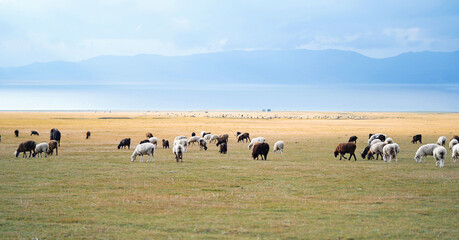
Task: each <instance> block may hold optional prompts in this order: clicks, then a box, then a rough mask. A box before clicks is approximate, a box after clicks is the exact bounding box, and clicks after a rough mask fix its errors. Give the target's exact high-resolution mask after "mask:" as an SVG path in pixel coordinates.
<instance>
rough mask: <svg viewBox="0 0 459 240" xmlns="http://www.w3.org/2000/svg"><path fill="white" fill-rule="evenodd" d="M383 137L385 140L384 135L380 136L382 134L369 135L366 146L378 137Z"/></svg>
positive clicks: (385, 136)
mask: <svg viewBox="0 0 459 240" xmlns="http://www.w3.org/2000/svg"><path fill="white" fill-rule="evenodd" d="M381 135H383V136H384V138H387V135H386V134H382V133H377V134H373V135H371V137H370V138H369V139H368V144H370V143H371V141H373V140H375V139H379V136H381ZM370 145H371V144H370Z"/></svg>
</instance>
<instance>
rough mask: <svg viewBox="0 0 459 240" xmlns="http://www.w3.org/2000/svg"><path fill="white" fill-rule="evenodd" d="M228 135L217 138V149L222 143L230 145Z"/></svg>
mask: <svg viewBox="0 0 459 240" xmlns="http://www.w3.org/2000/svg"><path fill="white" fill-rule="evenodd" d="M228 138H229V136H228V134H222V135H220V136H218V138H217V147H218V145H220V144H222V143H228Z"/></svg>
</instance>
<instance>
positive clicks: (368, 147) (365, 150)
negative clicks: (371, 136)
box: [360, 145, 373, 160]
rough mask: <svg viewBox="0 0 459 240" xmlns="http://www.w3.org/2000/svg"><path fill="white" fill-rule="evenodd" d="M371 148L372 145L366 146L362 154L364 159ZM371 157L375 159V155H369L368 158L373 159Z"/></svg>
mask: <svg viewBox="0 0 459 240" xmlns="http://www.w3.org/2000/svg"><path fill="white" fill-rule="evenodd" d="M370 148H371V145H368V146H366V147H365V149H364V150H363V152H362V153H361V154H360V156H362V158H363V159H365V157H366V156H367V155H368V152H369V151H370ZM371 159H373V156H371V155H368V160H371Z"/></svg>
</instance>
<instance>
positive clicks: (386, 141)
mask: <svg viewBox="0 0 459 240" xmlns="http://www.w3.org/2000/svg"><path fill="white" fill-rule="evenodd" d="M384 142H385V143H387V144H391V143H394V140H392V138H386V140H385V141H384Z"/></svg>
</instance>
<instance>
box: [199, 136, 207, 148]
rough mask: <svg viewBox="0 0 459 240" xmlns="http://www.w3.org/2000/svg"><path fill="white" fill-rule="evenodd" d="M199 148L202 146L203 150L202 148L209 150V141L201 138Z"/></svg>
mask: <svg viewBox="0 0 459 240" xmlns="http://www.w3.org/2000/svg"><path fill="white" fill-rule="evenodd" d="M199 148H200V150H201V151H202V149H204V150H205V151H207V142H206V140H205V139H204V138H200V139H199Z"/></svg>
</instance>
